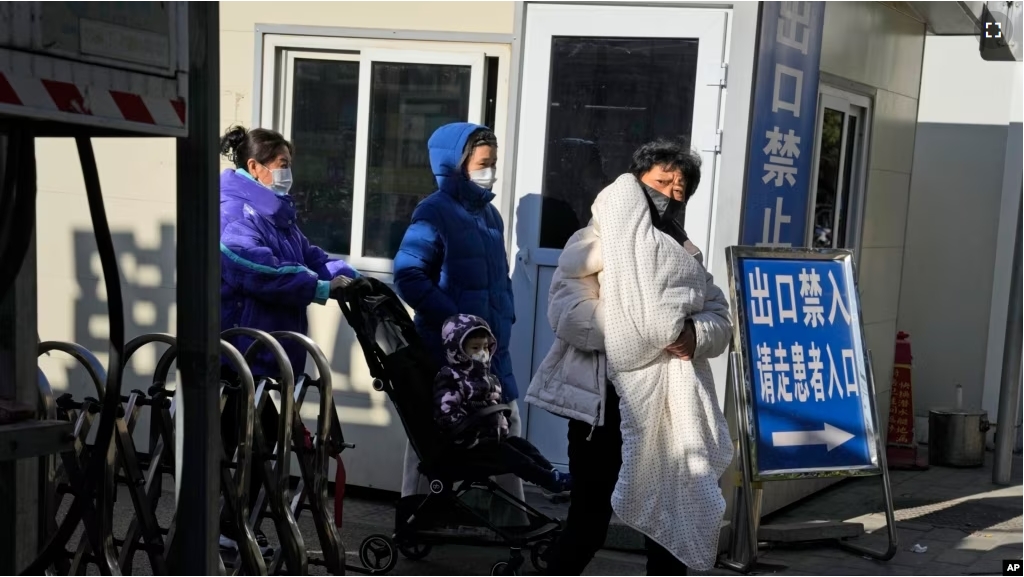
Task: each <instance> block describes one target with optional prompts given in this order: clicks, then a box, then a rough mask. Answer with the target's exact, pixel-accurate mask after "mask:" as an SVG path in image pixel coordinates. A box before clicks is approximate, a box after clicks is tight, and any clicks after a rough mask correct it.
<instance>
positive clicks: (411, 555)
mask: <svg viewBox="0 0 1024 577" xmlns="http://www.w3.org/2000/svg"><path fill="white" fill-rule="evenodd" d="M431 549H432V547H431V546H430V545H429V544H427V543H416V542H414V541H408V542H403V543H398V552H399V553H401V554H402V557H405V558H406V559H409V560H410V561H419V560H420V559H424V558H426V556H427V555H430V550H431Z"/></svg>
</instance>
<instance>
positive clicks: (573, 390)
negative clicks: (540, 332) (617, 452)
mask: <svg viewBox="0 0 1024 577" xmlns="http://www.w3.org/2000/svg"><path fill="white" fill-rule="evenodd" d="M601 269H602V262H601V239H600V236H599V233H598V231H597V230H596V228H595V227H594V226H593V225H591V226H588V227H586V228H584V229H581V230H579V231H577V232H576V234H574V235H572V237H571V238H570V239H569V242H567V243H566V245H565V250H563V251H562V254H561V256H560V257H559V258H558V268H556V269H555V273H554V276H553V277H552V279H551V288H550V289H549V291H548V322H550V323H551V330H552V331H554V333H555V344H554V345H552V347H551V350H550V351H548V354H547V356H546V357H544V361H543V362H542V363H541V364H540V367H539V368H538V369H537V373H536V374H534V376H533V380H531V381H530V388H529V390H527V391H526V402H527V403H530V404H532V405H535V406H537V407H540V408H542V409H544V410H546V411H548V412H549V413H552V414H555V415H559V416H562V417H565V418H568V419H576V420H578V421H583V422H585V423H591V424H592V425H594V426H595V427H596V426H597V425H600V424H604V393H605V383H606V382H607V363H606V361H605V356H604V309H603V308H602V307H601V299H600V295H601V285H600V281H599V278H598V276H599V274H600V272H601Z"/></svg>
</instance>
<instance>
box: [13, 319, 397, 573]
mask: <svg viewBox="0 0 1024 577" xmlns="http://www.w3.org/2000/svg"><path fill="white" fill-rule="evenodd" d="M234 336H245V337H249V338H251V339H253V341H254V342H253V344H252V345H251V346H250V347H249V349H248V350H247V351H245V353H244V355H243V353H241V352H239V351H238V350H237V349H236V348H235V347H233V346H232V345H231V344H229V343H228V342H227V340H226V339H228V338H231V337H234ZM282 341H291V342H296V343H298V344H299V345H301V346H302V347H303V348H304V349H305V350H306V352H307V353H308V355H309V356H310V357H311V358H312V360H313V363H314V365H315V366H316V368H317V373H318V374H319V375H320V376H319V378H317V379H314V378H312V377H310V376H309V375H305V374H303V375H298V376H296V375H294V374H293V371H292V368H291V364H290V362H289V360H288V356H287V354H286V353H285V350H284V347H282V345H281V342H282ZM155 343H161V344H164V345H167V347H168V348H167V349H166V350H165V351H164V353H163V354H162V355H161V356H160V358H159V360H158V361H157V364H156V368H155V369H154V371H153V378H152V384H151V386H150V387H149V389H148V390H147V391H141V390H132V391H130V392H129V393H127V394H125V393H124V392H120V391H119V392H118V393H119V397H120V403H119V404H118V406H117V410H116V411H115V412H113V415H112V417H111V418H112V420H113V423H112V426H110V425H109V424H108V427H101V426H100V425H101V423H102V420H103V418H104V415H103V412H102V408H103V406H104V399H106V398H107V393H108V391H106V390H105V387H106V385H105V383H107V382H108V381H107V371H106V370H105V369H104V367H103V365H102V364H101V363H100V362H99V360H98V359H97V358H96V356H95V355H93V353H92V352H90V351H89V350H87V349H85V348H84V347H82V346H80V345H77V344H75V343H66V342H55V341H50V342H43V343H40V345H39V354H40V355H43V354H49V353H52V352H61V353H64V354H67V355H69V356H71V357H72V358H73V359H74V360H75V361H77V362H78V363H79V364H80V365H82V367H83V368H84V369H85V374H86V375H87V376H88V379H89V381H91V383H92V386H93V389H94V391H95V395H96V396H85V397H83V398H80V399H79V398H75V397H74V396H72V395H71V394H70V393H65V394H62V395H60V396H55V395H54V392H53V390H52V388H51V387H50V384H49V381H48V380H47V378H46V376H45V374H44V373H43V371H42V370H40V371H39V406H40V410H41V411H42V412H43V414H45V415H46V417H47V418H49V419H57V420H65V421H68V422H71V423H72V424H73V427H74V428H73V431H74V433H73V434H74V447H73V449H70V450H68V451H66V452H64V453H61V454H59V455H57V456H51V457H43V458H41V462H42V466H43V470H44V472H45V473H44V475H43V483H44V487H43V490H42V501H43V504H42V508H41V510H42V511H43V515H44V519H43V525H44V526H45V532H46V539H45V546H43V547H42V548H41V549H40V554H39V555H38V557H37V558H36V559H35V561H34V562H33V563H32V564H30V565H29V566H28V567H27V568H26V569H25V570H24V571H23V574H25V575H33V574H34V575H40V574H49V575H79V574H85V572H86V569H87V565H94V566H96V568H97V569H98V571H99V572H100V574H103V575H130V574H132V571H133V567H134V565H135V561H136V557H137V555H138V554H139V553H142V554H143V555H144V557H145V559H146V560H147V561H148V563H149V566H150V568H151V570H152V572H153V574H155V575H168V574H175V573H176V567H177V566H178V565H179V563H180V559H181V556H182V555H186V554H187V552H183V551H180V550H179V547H180V545H178V542H179V540H177V539H175V522H176V519H177V518H178V512H179V508H180V507H186V506H188V503H187V502H185V501H186V499H180V500H179V497H180V495H177V494H176V493H175V492H174V491H164V490H163V484H164V479H165V477H166V476H170V477H172V478H173V477H176V475H177V474H179V472H180V469H179V468H177V467H176V465H177V464H178V463H177V457H178V456H177V455H176V452H175V412H176V408H177V407H176V402H175V392H176V391H175V389H174V388H172V387H171V386H169V384H168V381H169V379H168V377H169V374H170V370H171V368H172V366H173V365H174V362H175V359H176V357H177V351H178V347H177V339H176V338H175V337H174V336H173V335H169V334H163V333H154V334H147V335H143V336H140V337H138V338H136V339H134V340H132V341H130V342H128V343H127V344H126V345H125V354H124V358H123V359H122V360H121V363H122V367H123V366H125V365H127V363H128V362H129V360H130V359H131V357H132V355H134V354H135V353H136V352H137V351H138V350H139V349H141V348H143V347H145V346H147V345H151V344H155ZM261 349H266V350H267V351H269V352H270V354H271V356H272V357H273V358H274V359H275V361H276V362H277V364H278V366H279V375H280V376H279V377H278V378H275V379H271V378H266V377H258V378H254V376H253V374H252V370H251V368H250V365H249V361H250V360H251V359H252V358H253V356H254V353H256V352H257V351H259V350H261ZM220 351H221V354H222V356H223V357H224V358H225V359H227V360H228V361H229V362H230V364H231V366H232V368H233V369H234V371H235V373H236V374H237V379H236V380H235V381H234V382H224V381H222V382H221V410H222V411H224V410H225V407H232V408H233V410H237V411H238V414H237V415H234V416H235V417H237V418H235V419H233V421H232V422H234V423H237V426H238V429H239V430H238V431H237V434H238V439H237V442H234V443H232V445H234V446H229V445H226V444H224V443H223V440H222V445H224V450H223V451H222V453H221V459H220V479H221V483H220V485H221V495H220V497H221V498H220V503H221V511H220V516H221V519H222V520H225V521H226V522H228V523H231V524H233V527H235V528H236V532H235V533H236V534H235V535H234V536H233V538H234V540H235V541H236V544H237V550H236V551H234V552H233V553H232V554H222V556H221V564H222V574H227V575H268V574H269V575H277V574H288V575H306V574H308V569H309V565H310V564H314V565H322V566H324V567H325V568H326V569H327V571H329V572H330V573H331V574H334V575H344V574H345V573H346V571H352V572H355V573H361V574H367V575H379V574H385V573H387V572H389V571H391V570H392V569H393V568H394V566H395V564H396V563H397V560H398V555H397V553H396V549H395V546H394V544H393V542H392V540H391V537H390V536H389V535H383V534H380V535H370V536H368V537H366V538H365V539H364V540H363V541H362V543H361V545H360V548H359V558H360V561H361V563H362V565H360V566H353V565H346V564H345V558H346V555H345V547H344V545H343V544H342V541H341V537H340V535H339V530H338V525H339V523H336V520H335V519H334V515H333V512H332V504H331V501H330V497H329V495H328V485H329V482H328V467H329V463H330V460H331V458H335V457H337V456H338V455H340V453H341V452H342V451H344V450H345V449H352V448H354V445H352V444H350V443H346V442H345V438H344V433H343V431H342V428H341V423H340V421H339V419H338V415H337V410H336V408H335V405H334V395H333V387H332V382H331V369H330V365H329V363H328V361H327V357H326V356H325V355H324V353H323V351H321V350H320V347H318V346H317V344H316V343H315V342H314V341H313V340H312V339H310V338H309V337H307V336H305V335H302V334H299V333H293V332H275V333H273V334H268V333H266V332H263V331H257V330H253V329H245V328H235V329H230V330H228V331H225V332H224V333H223V334H222V340H221V344H220ZM313 390H315V391H316V392H317V394H318V395H319V403H318V413H317V420H316V426H315V428H314V430H313V431H312V432H311V433H310V434H308V435H307V433H306V429H305V427H304V426H303V425H302V419H301V415H300V409H301V407H302V406H303V404H304V402H305V400H306V396H307V395H308V393H309V392H310V391H313ZM110 394H111V395H113V394H114V392H113V391H111V392H110ZM144 411H149V415H148V416H149V420H148V427H149V430H148V431H146V438H148V447H147V451H146V452H141V451H139V450H137V448H136V441H135V436H134V435H135V432H136V429H137V428H138V424H139V423H140V422H141V421H142V419H141V418H140V417H141V416H142V414H143V412H144ZM107 428H109V429H110V430H112V435H111V436H110V438H109V439H103V438H102V437H101V436H100V434H99V433H100V432H101V431H103V430H105V429H107ZM293 457H294V458H295V460H296V461H297V463H298V469H299V470H298V475H297V476H298V484H297V486H296V488H295V489H294V490H293V489H292V487H291V482H292V475H291V470H290V468H291V461H292V458H293ZM338 466H343V465H342V464H341V461H340V459H338ZM122 487H123V489H121V488H122ZM119 489H121V490H119ZM251 491H255V492H256V494H255V495H253V494H252V493H251ZM185 492H187V488H186V489H183V490H182V494H184V493H185ZM125 494H127V496H128V498H129V501H130V503H129V504H128V505H127V506H122V507H120V508H119V509H118V514H119V515H124V514H125V513H127V515H128V519H129V520H128V523H127V529H126V530H125V532H124V534H123V535H115V531H114V523H113V519H114V510H115V504H116V501H117V499H118V497H119V496H123V495H125ZM166 499H171V500H175V501H177V502H175V506H174V508H173V510H174V514H173V516H172V517H171V518H170V519H169V520H168V519H160V518H158V506H159V505H160V504H161V500H166ZM164 509H166V507H165V508H164ZM305 511H308V512H309V513H310V515H311V516H312V520H313V525H314V527H315V530H316V535H317V540H318V541H319V543H318V547H315V550H316V551H318V552H319V556H318V557H316V558H314V557H311V556H310V554H309V551H310V550H309V549H308V548H307V545H306V543H305V542H304V540H303V536H302V533H301V531H300V530H299V526H298V522H297V519H298V518H299V516H300V515H301V514H302V513H303V512H305ZM267 520H269V521H270V522H271V523H272V524H273V526H274V528H275V531H276V534H277V537H278V540H279V546H278V547H276V550H274V551H272V552H271V551H267V550H266V549H265V548H264V549H261V546H260V543H259V542H258V541H257V534H258V532H259V530H260V527H261V526H262V525H263V523H264V521H267ZM161 522H163V523H166V524H165V525H162V524H161Z"/></svg>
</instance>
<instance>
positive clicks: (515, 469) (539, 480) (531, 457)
mask: <svg viewBox="0 0 1024 577" xmlns="http://www.w3.org/2000/svg"><path fill="white" fill-rule="evenodd" d="M496 450H497V451H498V456H499V458H500V459H501V462H502V463H504V464H505V465H507V466H508V467H509V470H511V471H512V473H513V474H514V475H515V476H517V477H519V478H520V479H522V480H524V481H529V482H531V483H533V484H535V485H540V486H541V487H544V488H552V487H551V483H552V482H553V481H554V479H555V478H554V474H553V473H552V471H553V470H554V468H555V466H554V465H552V464H551V461H548V460H547V459H545V458H544V455H541V454H540V451H538V450H537V447H534V446H533V444H532V443H530V442H529V441H527V440H526V439H524V438H522V437H507V438H505V440H503V441H502V442H501V443H499V444H498V447H497V449H496Z"/></svg>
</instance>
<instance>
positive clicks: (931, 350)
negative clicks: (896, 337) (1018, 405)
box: [899, 37, 1022, 440]
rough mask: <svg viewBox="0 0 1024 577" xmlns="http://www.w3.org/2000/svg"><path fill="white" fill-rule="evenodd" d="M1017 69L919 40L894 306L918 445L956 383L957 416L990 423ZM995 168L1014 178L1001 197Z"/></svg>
mask: <svg viewBox="0 0 1024 577" xmlns="http://www.w3.org/2000/svg"><path fill="white" fill-rule="evenodd" d="M1021 66H1022V65H1021V64H1020V63H1011V62H985V61H984V60H982V59H981V56H980V55H979V53H978V48H977V40H975V39H973V38H962V37H929V38H928V40H927V42H926V45H925V58H924V70H923V76H922V81H921V106H920V111H919V115H918V119H917V131H918V140H917V147H916V149H915V151H914V159H913V178H912V183H911V190H910V202H909V213H908V219H907V232H906V243H905V247H904V252H903V263H904V264H903V273H902V276H903V282H902V287H901V295H900V307H899V328H900V330H904V331H907V332H909V333H910V335H911V342H912V347H913V353H914V365H913V371H914V372H913V379H914V381H913V384H914V405H915V413H916V415H917V416H918V417H919V418H918V419H917V423H918V438H919V439H922V440H923V439H925V438H926V433H927V430H926V428H927V419H926V417H927V414H928V411H929V410H930V409H934V408H938V407H942V406H945V407H949V406H952V404H953V402H954V386H955V385H956V384H961V385H962V386H963V402H964V407H965V408H968V409H974V410H977V409H981V408H986V409H988V410H989V416H990V417H991V418H992V419H995V416H996V414H995V403H996V401H997V398H998V380H999V369H1000V366H1001V361H1002V340H1003V337H1004V335H1003V332H1004V331H1005V320H1004V319H1005V307H1006V299H1007V298H1008V295H1007V293H1006V292H1005V290H1008V277H1007V280H1006V281H1005V282H1004V284H1006V289H1005V290H1003V291H1000V290H999V289H1000V287H999V286H997V285H995V284H993V278H994V276H993V275H994V272H995V271H996V270H998V269H1004V268H1009V264H1008V263H1009V259H1010V258H1011V256H1010V253H1012V251H1013V240H1014V239H1013V229H1014V228H1015V227H1016V216H1017V206H1018V205H1019V202H1020V148H1019V146H1020V136H1019V134H1020V132H1019V126H1020V124H1019V122H1020V111H1019V109H1020V101H1019V100H1018V101H1017V103H1016V109H1017V110H1016V111H1014V106H1013V99H1014V89H1015V87H1016V90H1017V93H1018V94H1019V91H1020V84H1021V80H1022V78H1021V74H1020V71H1021ZM1018 98H1019V97H1018ZM1011 111H1013V112H1014V114H1015V117H1016V119H1017V120H1016V122H1017V123H1018V124H1017V127H1018V128H1017V138H1016V139H1015V140H1014V139H1012V138H1010V139H1008V136H1009V133H1008V129H1009V125H1010V122H1011V116H1012V115H1011ZM1012 142H1016V145H1017V153H1016V156H1015V157H1014V156H1013V155H1011V154H1009V152H1010V151H1008V149H1007V146H1008V143H1012ZM1007 159H1010V160H1009V161H1010V162H1015V163H1016V175H1017V176H1016V179H1014V180H1015V182H1013V183H1010V184H1009V185H1008V186H1009V188H1008V189H1007V190H1005V191H1004V179H1005V177H1004V173H1005V172H1006V170H1005V169H1007V168H1009V167H1007V165H1006V163H1007V162H1008V160H1007ZM1000 251H1001V252H1002V254H1000ZM997 259H998V260H997ZM994 292H995V294H996V295H997V298H996V299H995V300H993V294H994ZM993 307H995V308H993ZM1000 308H1001V309H1002V311H1003V312H1002V314H1000V313H999V312H998V311H999V309H1000ZM1000 317H1002V318H1000ZM993 390H995V391H996V392H995V396H994V397H993V395H992V391H993ZM986 397H989V401H988V402H983V401H984V399H985V398H986Z"/></svg>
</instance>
